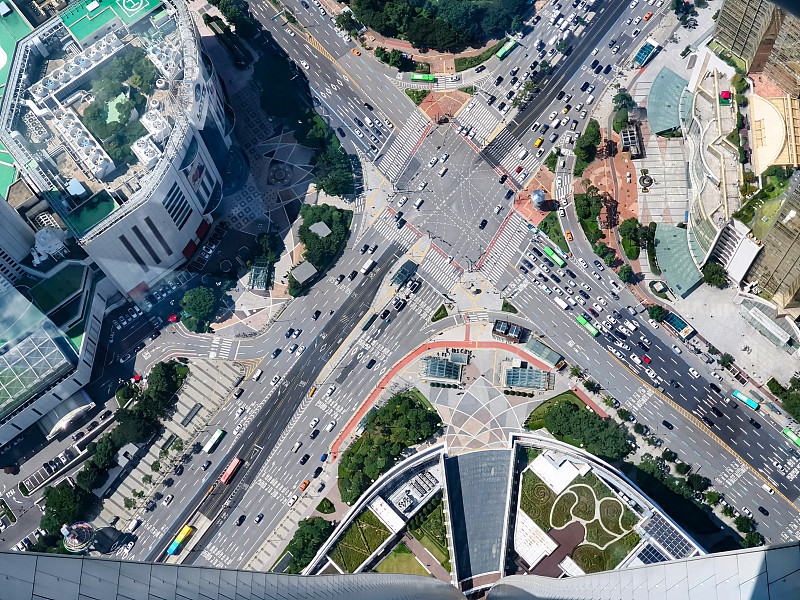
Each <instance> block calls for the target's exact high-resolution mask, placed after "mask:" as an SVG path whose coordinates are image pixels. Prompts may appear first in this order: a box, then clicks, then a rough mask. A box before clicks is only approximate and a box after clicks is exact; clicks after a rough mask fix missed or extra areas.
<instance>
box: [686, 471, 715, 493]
mask: <svg viewBox="0 0 800 600" xmlns="http://www.w3.org/2000/svg"><path fill="white" fill-rule="evenodd" d="M686 482H687V483H688V484H689V487H691V488H692V489H693V490H694V491H695V492H704V491H706V490H707V489H708V488H709V486H710V485H711V480H710V479H709V478H708V477H703V476H702V475H700V474H698V473H692V474H690V475H689V476H688V477H687V478H686Z"/></svg>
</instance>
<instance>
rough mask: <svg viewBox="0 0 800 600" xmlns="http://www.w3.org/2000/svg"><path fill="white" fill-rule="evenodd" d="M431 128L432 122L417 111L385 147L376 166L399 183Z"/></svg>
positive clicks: (392, 180) (389, 178)
mask: <svg viewBox="0 0 800 600" xmlns="http://www.w3.org/2000/svg"><path fill="white" fill-rule="evenodd" d="M431 127H433V125H432V124H431V122H430V121H429V120H428V119H426V118H425V116H424V115H423V114H422V113H421V112H420V111H418V110H415V111H414V112H413V113H411V117H410V118H409V119H408V121H406V124H405V125H404V126H403V128H402V129H401V130H400V131H398V132H396V133H395V134H394V135H393V136H392V139H391V141H390V142H389V144H388V145H386V146H384V148H383V155H382V156H381V157H380V158H378V160H377V161H376V162H375V166H376V167H377V168H378V170H379V171H380V172H381V173H383V174H384V176H385V177H386V178H387V179H388V180H389V181H391V182H392V183H397V181H398V180H399V179H400V176H401V175H402V174H403V171H405V170H406V168H407V167H408V163H409V162H410V161H411V157H412V156H413V155H414V153H415V152H416V151H417V148H419V146H420V144H421V143H422V140H423V139H424V138H425V135H427V133H428V131H430V129H431Z"/></svg>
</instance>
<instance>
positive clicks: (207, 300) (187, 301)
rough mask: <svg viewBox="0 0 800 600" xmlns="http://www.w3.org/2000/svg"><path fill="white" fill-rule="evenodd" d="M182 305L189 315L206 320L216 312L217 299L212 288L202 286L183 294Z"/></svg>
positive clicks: (199, 319)
mask: <svg viewBox="0 0 800 600" xmlns="http://www.w3.org/2000/svg"><path fill="white" fill-rule="evenodd" d="M181 306H182V307H183V310H184V311H185V312H186V314H187V315H188V316H190V317H194V318H195V319H197V320H198V321H206V320H208V319H209V318H210V317H211V316H212V315H213V314H214V313H215V312H216V310H217V299H216V297H215V296H214V292H213V291H211V289H209V288H207V287H203V286H200V287H196V288H194V289H192V290H189V291H188V292H186V293H185V294H184V295H183V299H182V300H181Z"/></svg>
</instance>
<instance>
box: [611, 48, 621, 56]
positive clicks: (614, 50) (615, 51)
mask: <svg viewBox="0 0 800 600" xmlns="http://www.w3.org/2000/svg"><path fill="white" fill-rule="evenodd" d="M617 52H619V46H614V48H613V49H612V50H611V54H616V53H617Z"/></svg>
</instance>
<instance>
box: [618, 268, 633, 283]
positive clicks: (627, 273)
mask: <svg viewBox="0 0 800 600" xmlns="http://www.w3.org/2000/svg"><path fill="white" fill-rule="evenodd" d="M618 275H619V278H620V279H621V280H622V281H624V282H625V283H631V282H633V281H634V280H635V279H636V275H635V273H634V272H633V269H632V268H631V267H630V266H629V265H623V266H621V267H620V268H619V273H618Z"/></svg>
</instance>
